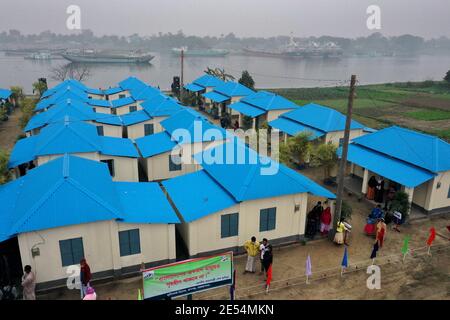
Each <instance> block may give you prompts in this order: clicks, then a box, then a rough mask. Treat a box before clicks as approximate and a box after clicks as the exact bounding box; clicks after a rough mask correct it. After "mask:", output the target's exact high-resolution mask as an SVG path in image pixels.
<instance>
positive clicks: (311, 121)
mask: <svg viewBox="0 0 450 320" xmlns="http://www.w3.org/2000/svg"><path fill="white" fill-rule="evenodd" d="M281 117H283V118H288V119H290V120H293V121H296V122H298V123H301V124H304V125H307V126H309V127H313V128H315V129H319V130H321V131H324V132H332V131H343V130H344V129H345V119H346V116H345V115H343V114H342V113H340V112H338V111H336V110H334V109H332V108H328V107H324V106H321V105H318V104H315V103H309V104H307V105H305V106H303V107H300V108H298V109H295V110H292V111H289V112H286V113H283V114H282V115H281ZM350 128H351V129H363V128H364V126H363V125H362V124H360V123H359V122H357V121H354V120H352V122H351V126H350Z"/></svg>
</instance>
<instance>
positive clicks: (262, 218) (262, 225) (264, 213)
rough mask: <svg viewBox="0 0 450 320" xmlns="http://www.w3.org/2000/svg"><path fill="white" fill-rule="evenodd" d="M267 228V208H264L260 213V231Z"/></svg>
mask: <svg viewBox="0 0 450 320" xmlns="http://www.w3.org/2000/svg"><path fill="white" fill-rule="evenodd" d="M266 230H267V210H266V209H262V210H260V213H259V231H266Z"/></svg>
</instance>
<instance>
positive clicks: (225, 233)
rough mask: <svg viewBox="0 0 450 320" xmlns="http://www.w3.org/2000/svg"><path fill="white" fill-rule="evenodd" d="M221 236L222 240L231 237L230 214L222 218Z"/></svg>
mask: <svg viewBox="0 0 450 320" xmlns="http://www.w3.org/2000/svg"><path fill="white" fill-rule="evenodd" d="M220 234H221V237H222V238H226V237H229V236H230V218H229V215H228V214H225V215H223V216H221V217H220Z"/></svg>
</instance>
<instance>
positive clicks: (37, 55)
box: [24, 52, 53, 60]
mask: <svg viewBox="0 0 450 320" xmlns="http://www.w3.org/2000/svg"><path fill="white" fill-rule="evenodd" d="M24 58H25V59H28V60H51V59H52V58H53V57H52V55H51V53H48V52H33V53H32V54H30V55H28V56H25V57H24Z"/></svg>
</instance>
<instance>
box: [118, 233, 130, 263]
mask: <svg viewBox="0 0 450 320" xmlns="http://www.w3.org/2000/svg"><path fill="white" fill-rule="evenodd" d="M119 249H120V256H121V257H123V256H129V255H130V236H129V234H128V232H127V231H120V232H119Z"/></svg>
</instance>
